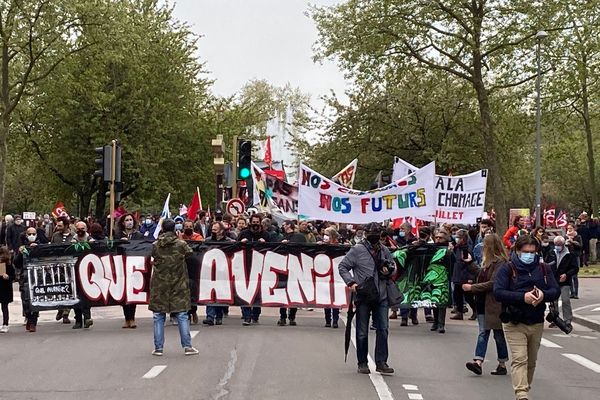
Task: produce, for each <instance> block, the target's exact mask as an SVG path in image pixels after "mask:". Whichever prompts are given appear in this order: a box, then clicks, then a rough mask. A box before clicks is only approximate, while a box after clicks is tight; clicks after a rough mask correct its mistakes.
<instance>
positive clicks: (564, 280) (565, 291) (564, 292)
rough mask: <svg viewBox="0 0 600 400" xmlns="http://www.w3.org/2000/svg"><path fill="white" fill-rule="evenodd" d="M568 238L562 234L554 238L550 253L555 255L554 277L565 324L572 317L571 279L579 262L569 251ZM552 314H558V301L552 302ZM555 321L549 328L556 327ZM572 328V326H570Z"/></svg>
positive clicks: (567, 323)
mask: <svg viewBox="0 0 600 400" xmlns="http://www.w3.org/2000/svg"><path fill="white" fill-rule="evenodd" d="M569 244H570V239H569V240H565V238H563V237H562V236H557V237H555V238H554V252H553V254H552V256H553V257H555V261H556V262H555V263H553V265H554V267H553V270H554V278H555V279H556V280H557V281H558V286H559V287H560V298H561V300H562V313H563V320H564V322H565V324H566V325H567V326H569V325H571V320H572V319H573V311H572V309H571V299H570V295H571V281H572V279H573V277H574V276H575V275H577V272H579V263H578V260H577V255H576V254H575V253H572V252H570V251H569ZM552 308H553V311H554V312H553V313H552V314H553V315H555V316H558V315H559V313H558V301H555V302H554V303H553V304H552ZM556 325H557V324H556V322H552V323H551V324H550V327H551V328H554V327H556ZM571 329H572V328H571Z"/></svg>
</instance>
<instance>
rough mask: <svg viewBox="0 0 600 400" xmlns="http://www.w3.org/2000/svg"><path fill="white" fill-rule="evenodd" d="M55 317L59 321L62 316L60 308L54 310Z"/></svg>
mask: <svg viewBox="0 0 600 400" xmlns="http://www.w3.org/2000/svg"><path fill="white" fill-rule="evenodd" d="M55 318H56V320H57V321H60V319H61V318H63V312H62V310H58V311H57V312H56V317H55Z"/></svg>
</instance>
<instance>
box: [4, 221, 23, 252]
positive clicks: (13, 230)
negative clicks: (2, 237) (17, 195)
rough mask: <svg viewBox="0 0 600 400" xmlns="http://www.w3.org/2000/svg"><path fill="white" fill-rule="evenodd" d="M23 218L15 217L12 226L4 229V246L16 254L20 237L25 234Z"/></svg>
mask: <svg viewBox="0 0 600 400" xmlns="http://www.w3.org/2000/svg"><path fill="white" fill-rule="evenodd" d="M25 229H26V228H25V226H24V225H23V218H21V216H20V215H18V214H17V215H15V222H14V224H12V225H10V226H9V227H8V228H6V245H7V246H8V249H9V250H10V251H12V252H16V251H17V250H18V249H19V246H20V244H21V235H22V234H23V233H24V232H25Z"/></svg>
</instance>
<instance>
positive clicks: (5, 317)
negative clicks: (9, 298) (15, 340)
mask: <svg viewBox="0 0 600 400" xmlns="http://www.w3.org/2000/svg"><path fill="white" fill-rule="evenodd" d="M2 325H8V303H2Z"/></svg>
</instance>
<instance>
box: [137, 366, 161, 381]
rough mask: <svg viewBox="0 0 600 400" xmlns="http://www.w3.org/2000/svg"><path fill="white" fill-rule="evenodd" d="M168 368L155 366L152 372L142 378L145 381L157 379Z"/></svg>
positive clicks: (151, 369)
mask: <svg viewBox="0 0 600 400" xmlns="http://www.w3.org/2000/svg"><path fill="white" fill-rule="evenodd" d="M166 368H167V366H166V365H155V366H154V367H152V368H150V371H148V372H146V374H145V375H144V376H142V378H144V379H152V378H156V377H157V376H158V375H159V374H160V373H161V372H163V371H164V370H165V369H166Z"/></svg>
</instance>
